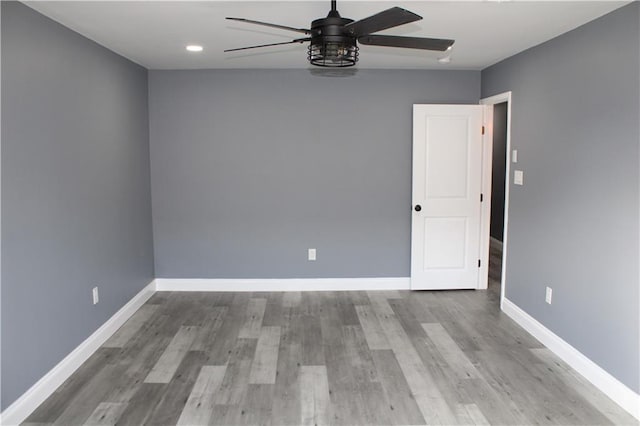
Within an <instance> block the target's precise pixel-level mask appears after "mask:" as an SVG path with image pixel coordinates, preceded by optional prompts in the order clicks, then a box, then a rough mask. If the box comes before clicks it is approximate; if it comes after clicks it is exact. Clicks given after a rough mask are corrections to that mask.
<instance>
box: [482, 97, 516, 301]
mask: <svg viewBox="0 0 640 426" xmlns="http://www.w3.org/2000/svg"><path fill="white" fill-rule="evenodd" d="M480 103H481V104H483V105H492V106H493V123H492V138H493V152H492V170H491V182H492V183H491V225H490V235H491V238H490V241H491V242H490V247H489V268H488V274H489V278H488V291H490V292H496V294H497V293H498V292H499V294H500V308H502V302H503V300H504V296H505V291H506V259H507V237H508V233H507V229H508V216H509V184H510V163H511V152H512V151H511V92H505V93H501V94H499V95H496V96H492V97H489V98H485V99H482V100H481V101H480Z"/></svg>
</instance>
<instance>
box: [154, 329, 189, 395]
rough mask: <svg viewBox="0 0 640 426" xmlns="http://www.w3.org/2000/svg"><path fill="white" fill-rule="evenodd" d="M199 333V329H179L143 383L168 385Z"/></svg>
mask: <svg viewBox="0 0 640 426" xmlns="http://www.w3.org/2000/svg"><path fill="white" fill-rule="evenodd" d="M198 332H199V327H192V326H188V327H185V326H183V327H180V330H178V332H177V333H176V335H175V337H174V338H173V339H172V340H171V342H170V343H169V346H167V348H166V349H165V351H164V352H163V354H162V356H161V357H160V359H159V360H158V362H156V364H155V365H154V366H153V368H152V369H151V371H150V372H149V374H148V375H147V377H146V379H144V382H145V383H169V382H170V381H171V379H172V378H173V375H174V373H175V372H176V370H177V369H178V365H180V362H181V361H182V359H183V358H184V356H185V355H186V354H187V352H188V351H189V349H190V348H191V344H192V343H193V340H194V339H195V337H196V336H197V334H198Z"/></svg>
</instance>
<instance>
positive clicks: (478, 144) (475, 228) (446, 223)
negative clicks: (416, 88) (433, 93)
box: [411, 105, 483, 290]
mask: <svg viewBox="0 0 640 426" xmlns="http://www.w3.org/2000/svg"><path fill="white" fill-rule="evenodd" d="M482 126H483V106H481V105H414V106H413V219H412V230H411V246H412V247H411V288H412V289H415V290H436V289H465V288H467V289H470V288H474V289H475V288H478V286H479V283H480V280H479V278H480V259H481V257H480V256H481V245H480V244H481V241H480V240H481V207H482V203H481V199H480V196H481V195H480V194H481V190H482V154H483V147H482V142H483V138H482V133H483V127H482Z"/></svg>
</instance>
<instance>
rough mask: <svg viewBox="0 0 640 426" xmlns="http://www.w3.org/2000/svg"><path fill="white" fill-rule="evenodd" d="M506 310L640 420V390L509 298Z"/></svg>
mask: <svg viewBox="0 0 640 426" xmlns="http://www.w3.org/2000/svg"><path fill="white" fill-rule="evenodd" d="M502 310H503V311H504V313H505V314H507V315H508V316H509V317H511V319H513V320H514V321H515V322H517V323H518V325H520V326H521V327H522V328H524V329H525V330H526V331H528V332H529V333H530V334H531V335H533V337H535V338H536V339H538V340H539V341H540V342H541V343H542V344H544V345H545V346H546V347H547V348H549V350H551V351H552V352H553V353H555V354H556V355H557V356H558V357H560V358H561V359H562V360H563V361H564V362H566V363H567V364H569V366H570V367H571V368H573V369H574V370H576V371H577V372H578V373H580V374H581V375H582V376H584V378H585V379H587V380H588V381H590V382H591V383H592V384H593V385H594V386H595V387H597V388H598V389H600V390H601V391H602V392H603V393H604V394H605V395H607V396H608V397H609V398H611V400H613V401H614V402H615V403H616V404H618V405H619V406H620V407H622V408H623V409H625V410H626V411H627V412H629V413H630V414H631V415H632V416H634V417H635V418H636V419H638V420H640V394H637V393H635V392H634V391H633V390H631V389H630V388H628V387H627V386H626V385H625V384H623V383H622V382H620V381H619V380H618V379H616V378H615V377H613V376H612V375H611V374H609V373H607V372H606V371H605V370H604V369H603V368H602V367H600V366H599V365H597V364H596V363H594V362H593V361H591V360H590V359H589V358H587V357H586V356H585V355H583V354H582V352H580V351H579V350H577V349H576V348H574V347H573V346H571V345H570V344H569V343H567V342H566V341H564V340H563V339H562V338H560V337H559V336H558V335H556V334H555V333H554V332H552V331H551V330H549V329H548V328H546V327H545V326H544V325H542V324H541V323H540V322H538V321H537V320H536V319H535V318H533V317H532V316H531V315H529V314H527V313H526V312H525V311H523V310H522V309H521V308H520V307H518V305H516V304H515V303H513V302H512V301H510V300H509V299H507V298H505V299H504V300H503V303H502Z"/></svg>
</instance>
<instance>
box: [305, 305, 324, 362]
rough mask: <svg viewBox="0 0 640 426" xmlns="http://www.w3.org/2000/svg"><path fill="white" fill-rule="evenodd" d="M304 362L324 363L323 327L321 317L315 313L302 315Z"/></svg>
mask: <svg viewBox="0 0 640 426" xmlns="http://www.w3.org/2000/svg"><path fill="white" fill-rule="evenodd" d="M301 323H302V328H303V329H302V348H301V349H302V364H304V365H324V350H323V348H322V328H321V326H320V319H319V318H318V317H317V316H314V315H306V314H305V315H302V317H301Z"/></svg>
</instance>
